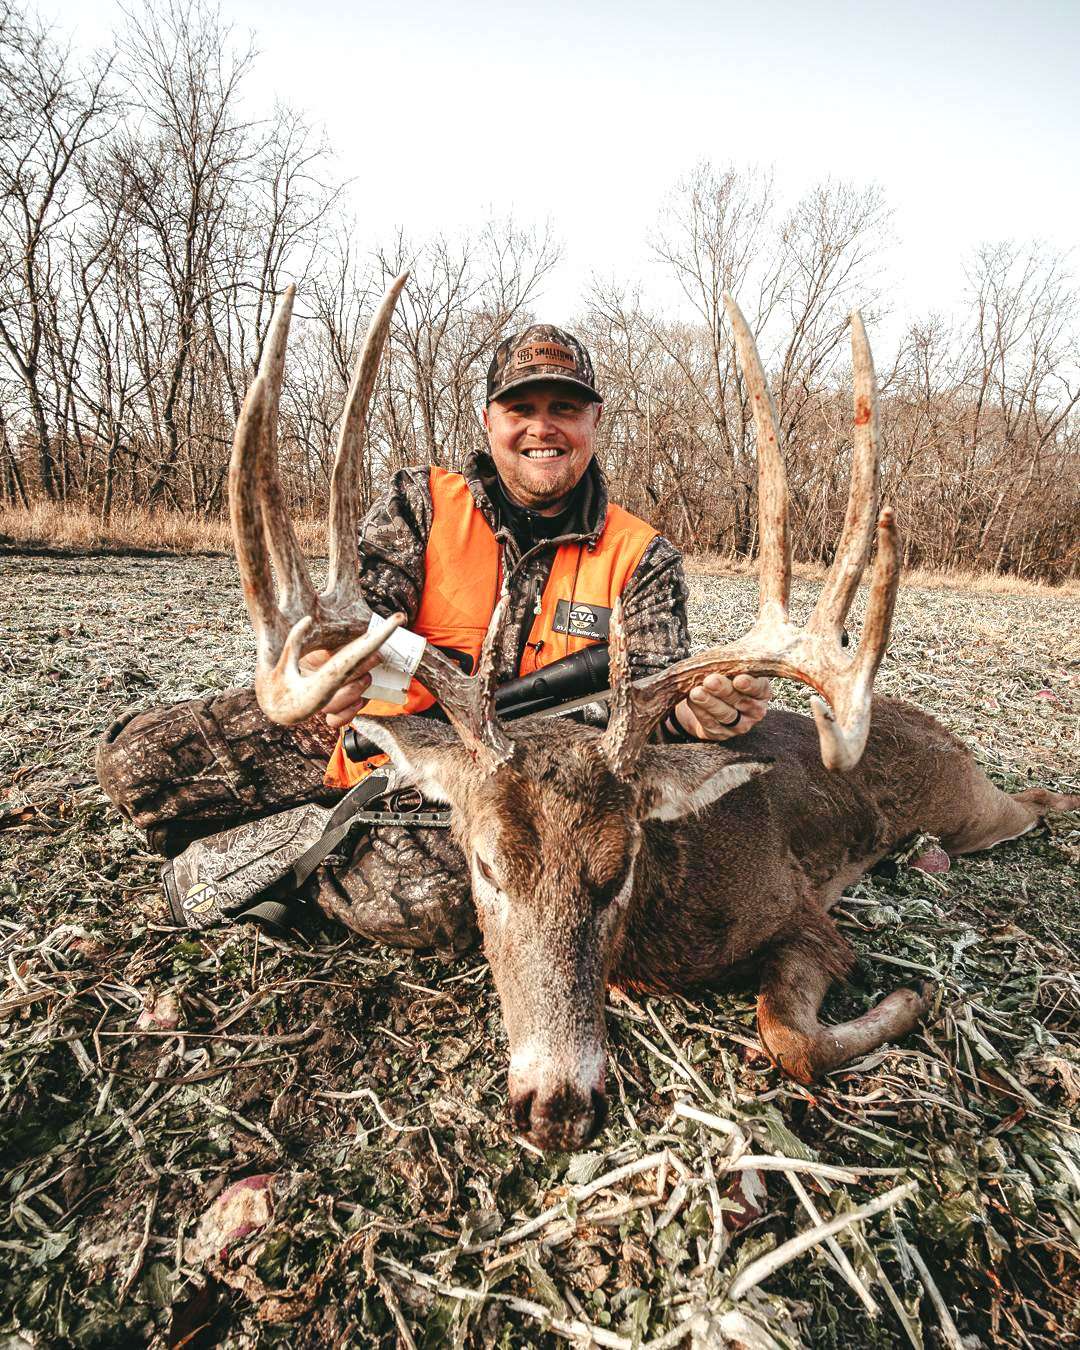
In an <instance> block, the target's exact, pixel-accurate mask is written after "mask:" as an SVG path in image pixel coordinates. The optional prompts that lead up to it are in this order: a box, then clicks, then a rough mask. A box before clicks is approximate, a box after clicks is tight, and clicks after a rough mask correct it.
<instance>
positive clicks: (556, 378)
mask: <svg viewBox="0 0 1080 1350" xmlns="http://www.w3.org/2000/svg"><path fill="white" fill-rule="evenodd" d="M526 384H572V385H576V386H577V388H578V389H580V390H582V392H583V393H586V394H588V396H589V398H590V399H591V400H592V402H593V403H603V401H604V398H603V395H602V394H598V393H597V392H596V390H595V389H594V388H593V387H592V385H591V384H586V383H585V381H584V380H579V379H578V378H577V377H576V376H575V375H571V374H570V373H569V372H568V371H565V370H552V371H539V372H536V371H534V372H530V373H529V374H528V375H519V376H518V378H517V379H516V380H510V381H508V382H507V383H506V384H504V385H503V386H502V388H501V389H496V391H495V392H494V393H493V394H489V395H488V402H489V403H494V402H495V400H496V399H499V398H502V397H503V396H504V395H506V394H508V393H509V392H510V391H511V390H512V389H520V388H521V387H522V386H523V385H526Z"/></svg>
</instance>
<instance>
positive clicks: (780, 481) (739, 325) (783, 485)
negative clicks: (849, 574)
mask: <svg viewBox="0 0 1080 1350" xmlns="http://www.w3.org/2000/svg"><path fill="white" fill-rule="evenodd" d="M724 309H725V311H726V313H727V316H728V322H729V323H730V324H731V328H732V331H733V332H734V334H735V345H736V347H737V349H738V352H739V363H740V365H741V366H742V372H743V379H744V380H745V381H746V388H747V392H748V393H749V395H750V405H751V407H752V409H753V413H754V430H755V432H756V436H757V458H758V553H759V564H758V565H759V577H760V580H759V582H758V586H759V594H758V614H759V616H760V618H761V619H763V620H765V621H766V622H776V623H782V622H783V621H784V620H785V619H786V618H787V613H788V596H789V593H790V590H791V543H790V540H789V536H788V493H787V475H786V474H785V472H784V461H783V457H782V456H781V454H780V433H779V431H778V429H777V421H776V408H775V406H774V404H773V399H772V394H771V393H770V392H769V383H768V381H767V380H766V378H765V371H764V369H763V368H762V365H761V357H760V356H759V355H758V349H757V343H756V342H755V341H754V335H753V333H751V331H750V328H749V325H748V324H747V322H746V319H745V318H744V317H743V313H742V310H741V309H740V308H739V306H738V305H737V304H736V303H735V300H734V299H733V298H732V296H730V295H729V294H728V293H727V291H725V292H724Z"/></svg>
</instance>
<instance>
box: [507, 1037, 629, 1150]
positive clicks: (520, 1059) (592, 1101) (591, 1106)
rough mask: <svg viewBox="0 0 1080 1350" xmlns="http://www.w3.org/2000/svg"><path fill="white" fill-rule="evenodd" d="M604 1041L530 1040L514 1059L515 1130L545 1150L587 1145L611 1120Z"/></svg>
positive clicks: (512, 1100)
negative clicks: (606, 1090)
mask: <svg viewBox="0 0 1080 1350" xmlns="http://www.w3.org/2000/svg"><path fill="white" fill-rule="evenodd" d="M606 1063H607V1051H606V1048H605V1046H604V1043H603V1041H602V1040H596V1041H592V1042H589V1043H586V1044H584V1045H580V1046H576V1047H575V1046H570V1045H566V1044H565V1043H564V1044H562V1045H559V1046H555V1045H553V1044H551V1043H550V1042H546V1041H544V1042H541V1041H536V1040H530V1041H527V1042H526V1043H525V1044H524V1045H522V1046H520V1047H519V1048H517V1049H516V1050H515V1051H514V1053H513V1054H512V1056H511V1059H510V1077H509V1098H510V1118H511V1120H512V1122H513V1126H514V1129H515V1130H517V1131H519V1132H520V1133H521V1134H523V1135H524V1136H525V1137H526V1138H527V1139H528V1140H529V1142H530V1143H532V1144H535V1145H536V1146H537V1148H543V1149H578V1148H584V1147H585V1145H586V1144H588V1143H589V1141H590V1140H592V1139H594V1138H595V1137H596V1135H597V1134H598V1133H599V1132H600V1130H601V1129H602V1128H603V1125H604V1121H605V1120H606V1118H607V1094H606V1093H605V1091H604V1070H605V1066H606Z"/></svg>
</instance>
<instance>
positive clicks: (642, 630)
mask: <svg viewBox="0 0 1080 1350" xmlns="http://www.w3.org/2000/svg"><path fill="white" fill-rule="evenodd" d="M687 595H688V591H687V587H686V575H685V573H684V571H683V560H682V554H681V553H680V552H679V550H678V549H677V548H676V547H675V546H674V544H672V543H670V542H669V541H668V540H667V539H665V538H664V537H663V535H658V536H657V537H656V538H655V539H654V540H653V541H652V543H651V544H650V545H649V547H648V548H647V549H646V550H645V552H644V554H643V555H642V558H641V561H640V562H639V563H638V565H637V567H636V568H635V569H634V572H633V575H632V576H631V578H630V580H629V581H628V582H627V583H626V587H625V589H624V590H623V594H622V602H623V622H624V624H625V627H626V637H627V642H628V645H629V647H630V670H631V672H632V674H633V676H634V678H635V679H640V678H641V677H642V676H643V675H651V674H653V672H654V671H657V670H663V668H664V667H665V666H669V665H671V663H672V662H673V661H681V660H682V659H683V657H684V656H689V655H690V632H689V628H688V626H687V621H686V600H687Z"/></svg>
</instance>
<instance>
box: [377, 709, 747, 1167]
mask: <svg viewBox="0 0 1080 1350" xmlns="http://www.w3.org/2000/svg"><path fill="white" fill-rule="evenodd" d="M357 726H358V727H359V729H360V730H361V731H362V734H363V735H365V736H367V737H369V738H370V739H371V740H372V741H374V742H375V743H376V744H377V745H378V746H379V747H380V748H381V749H382V750H383V751H384V752H385V753H386V754H388V755H390V757H391V759H392V760H393V761H394V763H395V765H396V766H397V767H398V768H399V769H401V770H402V771H403V772H405V773H407V774H408V775H409V776H410V777H411V778H412V779H413V781H414V782H415V783H416V784H417V785H418V786H419V787H420V788H421V790H422V791H423V793H424V796H425V797H428V798H430V799H433V800H437V801H442V802H446V803H448V804H449V805H450V806H451V807H452V808H453V815H452V821H453V828H454V831H455V834H456V837H457V840H458V843H459V844H460V846H461V849H462V852H463V853H464V855H465V857H466V859H467V860H468V864H469V871H470V876H471V879H472V890H473V896H474V899H475V902H476V913H477V919H478V921H479V925H480V930H481V933H482V935H483V940H484V953H485V955H486V956H487V959H488V961H489V963H490V965H491V970H492V974H493V975H494V978H495V986H496V989H497V990H498V994H499V1000H500V1003H501V1005H502V1012H503V1020H504V1022H505V1024H506V1031H507V1036H508V1039H509V1042H510V1074H509V1097H510V1110H511V1117H512V1119H513V1122H514V1124H515V1126H516V1128H517V1129H519V1130H520V1131H521V1132H522V1133H524V1134H525V1135H526V1136H527V1137H528V1138H529V1139H531V1140H532V1141H533V1142H534V1143H535V1144H537V1145H539V1146H540V1147H541V1148H564V1149H569V1148H580V1147H581V1146H582V1145H584V1144H586V1143H587V1142H588V1141H589V1140H590V1139H591V1138H592V1137H593V1135H594V1134H595V1133H596V1132H597V1130H598V1129H599V1128H600V1127H601V1125H602V1124H603V1121H604V1117H605V1113H606V1099H605V1094H604V1078H605V1064H606V1048H605V1029H604V1012H603V1007H604V992H605V989H606V988H607V977H608V973H609V971H610V969H611V965H612V962H613V961H614V959H615V957H616V955H617V953H618V950H619V947H620V944H621V938H622V934H623V931H624V927H625V924H626V920H627V916H628V914H629V912H630V910H631V907H632V905H633V903H634V894H635V866H636V863H637V860H638V853H639V850H640V847H641V843H642V827H643V825H644V822H645V821H647V820H651V819H657V818H660V819H664V820H673V819H675V818H677V817H678V816H681V815H683V814H684V813H685V812H687V811H693V810H698V809H700V808H701V807H703V806H705V805H707V804H708V803H709V802H711V801H714V800H715V799H716V798H717V797H719V796H720V795H721V794H722V793H724V792H728V791H730V790H731V789H732V788H734V787H737V786H738V785H739V784H740V783H743V782H745V781H746V780H747V779H748V778H749V777H751V776H752V775H754V774H756V773H762V772H764V771H765V769H766V768H767V767H768V766H767V765H765V764H761V763H757V762H754V761H752V760H750V759H749V757H747V756H744V755H737V754H732V753H731V752H729V751H725V750H723V749H721V748H720V747H714V748H706V747H701V748H698V747H694V746H669V747H660V746H646V747H645V748H644V749H643V751H642V753H641V755H640V756H639V757H638V759H637V761H636V763H635V765H634V767H633V769H632V771H630V772H629V773H627V774H625V775H620V774H617V773H616V772H615V771H614V770H613V768H612V766H611V764H610V763H609V761H608V758H607V756H606V754H605V752H604V746H603V743H602V739H601V737H600V736H599V734H598V733H597V732H596V731H594V730H590V729H588V728H585V727H578V726H576V725H574V724H570V723H566V724H561V725H559V726H553V725H552V724H551V723H550V722H548V723H543V722H541V723H537V724H534V725H533V726H532V727H530V728H527V729H524V730H522V731H518V730H517V729H515V737H514V746H513V752H512V755H511V757H510V758H509V759H508V760H506V761H503V762H502V763H500V764H499V765H498V766H497V767H495V768H494V769H492V768H491V767H490V766H489V765H487V764H485V763H483V761H482V760H481V761H480V762H478V761H477V759H476V757H474V756H473V755H472V754H470V752H469V751H468V750H467V749H466V748H465V747H464V746H463V745H462V744H460V742H459V741H458V739H457V737H456V735H455V733H454V732H453V731H452V730H451V728H449V727H446V726H442V725H440V724H439V723H434V722H432V721H431V720H430V719H427V718H419V717H395V718H362V719H358V722H357ZM519 726H520V727H524V723H520V724H519Z"/></svg>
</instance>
